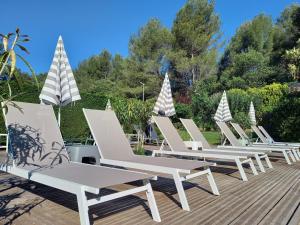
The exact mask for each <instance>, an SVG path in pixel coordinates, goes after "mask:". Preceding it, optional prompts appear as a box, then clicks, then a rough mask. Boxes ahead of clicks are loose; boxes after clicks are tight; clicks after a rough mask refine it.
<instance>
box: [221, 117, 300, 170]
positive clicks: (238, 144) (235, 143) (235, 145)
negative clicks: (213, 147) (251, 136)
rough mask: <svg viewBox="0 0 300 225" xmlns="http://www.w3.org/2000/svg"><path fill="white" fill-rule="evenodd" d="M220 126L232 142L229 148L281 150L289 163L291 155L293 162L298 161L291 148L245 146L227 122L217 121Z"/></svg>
mask: <svg viewBox="0 0 300 225" xmlns="http://www.w3.org/2000/svg"><path fill="white" fill-rule="evenodd" d="M216 123H217V125H218V127H219V128H220V129H221V131H222V132H223V134H224V135H225V136H226V138H227V140H228V141H229V142H230V144H231V145H230V146H229V148H237V149H240V150H247V151H249V150H250V151H263V152H266V153H267V152H279V153H282V154H283V156H284V158H285V160H286V162H287V163H288V164H291V161H290V159H289V157H288V154H289V156H290V157H291V159H292V160H293V162H296V159H295V157H294V155H293V152H292V150H290V149H280V148H270V147H266V146H243V145H242V143H241V142H239V140H238V139H237V138H236V136H235V135H234V134H233V132H232V131H231V130H230V128H229V127H228V126H227V124H226V123H224V122H216ZM221 148H228V146H226V145H222V146H221Z"/></svg>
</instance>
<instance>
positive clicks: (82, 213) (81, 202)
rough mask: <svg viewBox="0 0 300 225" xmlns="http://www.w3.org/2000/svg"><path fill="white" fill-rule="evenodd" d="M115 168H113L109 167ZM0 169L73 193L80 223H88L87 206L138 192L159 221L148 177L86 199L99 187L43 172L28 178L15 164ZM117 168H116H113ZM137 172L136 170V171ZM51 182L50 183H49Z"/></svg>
mask: <svg viewBox="0 0 300 225" xmlns="http://www.w3.org/2000/svg"><path fill="white" fill-rule="evenodd" d="M111 169H115V168H111ZM0 170H2V171H3V172H6V173H10V174H13V175H16V176H19V177H22V178H25V179H28V180H31V181H34V182H37V183H40V184H44V185H46V186H50V187H53V188H56V189H60V190H63V191H65V192H69V193H72V194H75V195H76V197H77V204H78V211H79V217H80V224H81V225H90V219H89V213H88V211H89V206H92V205H96V204H100V203H103V202H107V201H110V200H114V199H117V198H121V197H124V196H128V195H132V194H135V193H139V192H143V191H145V192H146V196H147V200H148V202H149V208H150V211H151V214H152V217H153V220H154V221H156V222H161V218H160V215H159V212H158V208H157V205H156V201H155V198H154V194H153V190H152V186H151V184H150V181H149V179H145V180H143V182H144V183H143V186H140V187H136V188H131V189H128V190H125V191H120V192H116V193H113V194H108V195H104V196H97V197H96V198H94V199H89V200H88V199H87V197H86V192H90V193H93V194H96V195H99V194H100V190H101V189H99V188H93V187H89V186H86V185H80V184H77V183H74V182H71V181H66V180H63V179H59V178H55V177H52V176H48V175H45V174H41V173H38V172H34V173H32V174H31V176H30V178H28V170H24V169H21V168H18V167H15V166H10V165H3V164H2V165H0ZM115 170H118V169H115ZM136 173H138V172H136ZM50 184H51V185H50Z"/></svg>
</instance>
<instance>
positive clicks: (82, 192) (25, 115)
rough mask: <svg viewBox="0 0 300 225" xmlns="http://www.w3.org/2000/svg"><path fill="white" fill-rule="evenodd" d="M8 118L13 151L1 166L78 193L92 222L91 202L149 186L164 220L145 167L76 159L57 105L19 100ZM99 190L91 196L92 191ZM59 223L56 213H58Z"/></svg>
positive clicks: (86, 221) (82, 215)
mask: <svg viewBox="0 0 300 225" xmlns="http://www.w3.org/2000/svg"><path fill="white" fill-rule="evenodd" d="M14 104H16V105H17V106H18V107H19V108H20V109H17V108H15V107H13V106H11V105H8V112H7V114H5V122H6V126H7V130H8V134H9V151H8V154H7V159H6V161H5V162H3V163H1V164H0V170H2V171H4V172H7V173H11V174H13V175H16V176H19V177H22V178H25V179H28V180H31V181H34V182H37V183H41V184H44V185H47V186H50V187H53V188H57V189H60V190H63V191H66V192H69V193H72V194H75V195H76V196H77V203H78V210H79V215H80V223H81V224H82V225H88V224H90V221H89V215H88V209H89V206H92V205H96V204H99V203H102V202H107V201H110V200H113V199H117V198H121V197H124V196H127V195H132V194H135V193H138V192H145V193H146V195H147V198H148V202H149V207H150V210H151V213H152V216H153V219H154V220H155V221H157V222H160V221H161V219H160V215H159V212H158V209H157V206H156V202H155V198H154V195H153V191H152V187H151V184H150V182H149V179H151V178H152V177H153V176H152V175H148V174H145V173H139V172H130V171H125V170H120V169H114V168H108V167H102V166H93V165H87V164H82V163H73V162H70V159H69V156H68V153H67V151H66V149H65V146H64V142H63V139H62V136H61V133H60V131H59V128H58V125H57V121H56V119H55V115H54V112H53V109H52V106H47V105H37V104H30V103H22V102H14ZM138 180H143V181H144V185H143V186H140V187H135V188H132V189H128V190H125V191H120V192H116V193H113V194H108V195H103V194H102V192H101V189H103V188H108V187H111V186H114V185H118V184H123V183H127V182H133V181H138ZM87 193H91V194H94V197H92V198H89V199H87V196H86V194H87ZM53 222H54V223H55V218H53Z"/></svg>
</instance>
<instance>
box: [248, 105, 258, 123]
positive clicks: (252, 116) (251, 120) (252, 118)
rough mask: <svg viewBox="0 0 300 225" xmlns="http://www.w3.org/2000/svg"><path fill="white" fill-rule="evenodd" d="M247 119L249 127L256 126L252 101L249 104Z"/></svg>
mask: <svg viewBox="0 0 300 225" xmlns="http://www.w3.org/2000/svg"><path fill="white" fill-rule="evenodd" d="M249 119H250V123H251V125H256V117H255V109H254V105H253V102H252V101H251V103H250V109H249Z"/></svg>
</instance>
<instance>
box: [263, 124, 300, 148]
mask: <svg viewBox="0 0 300 225" xmlns="http://www.w3.org/2000/svg"><path fill="white" fill-rule="evenodd" d="M257 128H258V129H259V130H260V131H261V132H262V133H263V135H265V137H266V138H267V139H271V141H272V142H271V143H272V144H275V145H287V146H293V147H300V143H299V142H281V141H275V140H274V139H273V138H272V137H271V135H270V134H269V133H268V132H267V130H266V129H265V128H264V127H263V126H257Z"/></svg>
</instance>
